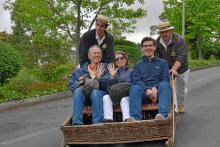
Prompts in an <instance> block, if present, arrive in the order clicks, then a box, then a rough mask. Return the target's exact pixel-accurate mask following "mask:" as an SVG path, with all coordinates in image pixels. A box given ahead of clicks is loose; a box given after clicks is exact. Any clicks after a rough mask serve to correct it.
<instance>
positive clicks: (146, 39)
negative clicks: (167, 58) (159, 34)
mask: <svg viewBox="0 0 220 147" xmlns="http://www.w3.org/2000/svg"><path fill="white" fill-rule="evenodd" d="M146 41H152V42H153V45H154V46H155V45H156V41H155V40H154V39H153V38H152V37H144V38H143V39H142V40H141V47H143V44H144V42H146Z"/></svg>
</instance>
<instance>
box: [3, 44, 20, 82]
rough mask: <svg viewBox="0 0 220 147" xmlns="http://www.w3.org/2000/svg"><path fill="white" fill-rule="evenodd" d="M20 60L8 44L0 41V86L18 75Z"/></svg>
mask: <svg viewBox="0 0 220 147" xmlns="http://www.w3.org/2000/svg"><path fill="white" fill-rule="evenodd" d="M19 70H20V58H19V55H18V53H17V52H16V51H15V50H14V49H13V48H12V47H11V46H10V45H8V44H6V43H4V42H2V41H0V84H1V85H3V84H4V83H5V82H6V80H7V79H10V78H12V77H14V76H16V75H17V74H18V72H19Z"/></svg>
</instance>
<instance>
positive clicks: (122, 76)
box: [108, 66, 132, 86]
mask: <svg viewBox="0 0 220 147" xmlns="http://www.w3.org/2000/svg"><path fill="white" fill-rule="evenodd" d="M131 73H132V69H129V68H128V67H127V66H126V67H124V68H122V69H120V68H119V69H118V70H117V72H116V75H115V77H114V79H110V78H109V83H108V86H111V85H114V84H116V83H122V82H129V83H131V79H132V74H131Z"/></svg>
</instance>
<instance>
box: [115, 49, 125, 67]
mask: <svg viewBox="0 0 220 147" xmlns="http://www.w3.org/2000/svg"><path fill="white" fill-rule="evenodd" d="M117 54H121V55H122V56H123V57H124V58H125V60H126V65H128V56H127V54H126V53H125V52H123V51H115V55H117ZM114 64H115V62H114ZM115 67H117V65H116V64H115Z"/></svg>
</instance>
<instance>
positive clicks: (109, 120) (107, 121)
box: [103, 119, 113, 123]
mask: <svg viewBox="0 0 220 147" xmlns="http://www.w3.org/2000/svg"><path fill="white" fill-rule="evenodd" d="M111 122H113V120H112V119H104V120H103V123H111Z"/></svg>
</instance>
